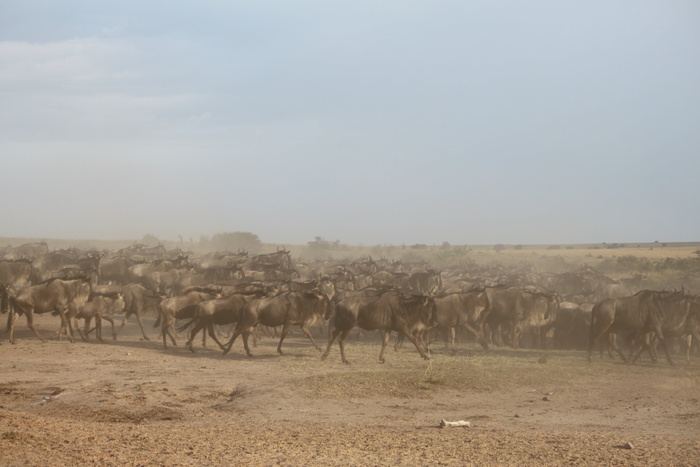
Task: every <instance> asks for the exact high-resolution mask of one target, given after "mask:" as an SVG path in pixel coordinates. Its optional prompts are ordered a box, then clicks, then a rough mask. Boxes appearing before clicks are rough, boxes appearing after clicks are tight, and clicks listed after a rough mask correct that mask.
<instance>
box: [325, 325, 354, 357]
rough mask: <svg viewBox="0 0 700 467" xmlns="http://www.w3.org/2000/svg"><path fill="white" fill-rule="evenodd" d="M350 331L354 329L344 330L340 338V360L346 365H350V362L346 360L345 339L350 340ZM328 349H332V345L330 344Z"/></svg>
mask: <svg viewBox="0 0 700 467" xmlns="http://www.w3.org/2000/svg"><path fill="white" fill-rule="evenodd" d="M350 331H352V328H350V329H344V330H343V331H342V332H341V333H340V337H339V338H338V347H340V360H341V361H342V362H343V363H344V364H346V365H350V362H349V361H348V359H347V358H345V339H347V338H348V335H349V334H350ZM334 332H335V331H334ZM328 348H329V349H330V344H329V347H328Z"/></svg>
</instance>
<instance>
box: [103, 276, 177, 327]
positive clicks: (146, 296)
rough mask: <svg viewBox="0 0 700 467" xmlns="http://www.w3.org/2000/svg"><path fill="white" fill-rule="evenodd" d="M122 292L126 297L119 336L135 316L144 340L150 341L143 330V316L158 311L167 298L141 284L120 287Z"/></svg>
mask: <svg viewBox="0 0 700 467" xmlns="http://www.w3.org/2000/svg"><path fill="white" fill-rule="evenodd" d="M98 287H102V286H98ZM117 287H118V286H117ZM120 291H121V293H122V296H123V297H124V319H122V324H121V325H120V326H119V329H117V334H119V333H120V332H121V330H122V329H124V326H126V322H127V321H129V318H130V317H131V315H135V316H136V321H137V322H138V324H139V328H141V335H142V336H143V340H145V341H148V340H150V339H149V338H148V336H147V335H146V331H145V329H144V328H143V320H142V318H143V315H144V313H145V312H146V311H147V310H148V309H151V308H152V309H157V308H158V305H159V304H160V302H161V301H162V300H163V299H164V298H165V296H164V295H162V294H159V293H156V292H154V291H152V290H150V289H147V288H146V287H144V286H142V285H141V284H127V285H125V286H124V287H120Z"/></svg>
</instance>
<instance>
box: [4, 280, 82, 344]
mask: <svg viewBox="0 0 700 467" xmlns="http://www.w3.org/2000/svg"><path fill="white" fill-rule="evenodd" d="M89 296H90V283H89V282H85V281H82V280H72V281H64V280H61V279H52V280H50V281H48V282H46V283H43V284H37V285H33V286H30V287H27V288H25V289H23V290H21V291H20V292H19V293H18V294H17V295H16V296H13V297H10V305H11V310H10V313H9V316H8V319H7V327H8V331H9V333H10V342H11V343H13V344H14V343H15V340H14V336H13V331H14V321H15V315H22V314H23V315H25V316H26V318H27V327H28V328H29V329H31V331H32V332H33V333H34V335H35V336H37V337H38V338H39V339H41V340H42V341H45V340H46V339H44V338H43V337H42V335H41V334H39V332H38V331H37V330H36V328H35V327H34V314H35V313H38V314H41V313H51V312H53V311H56V312H58V314H59V315H60V317H61V327H60V328H59V330H58V333H57V334H58V337H59V339H60V337H61V334H62V332H63V331H64V330H65V331H66V335H67V336H68V340H69V341H70V342H73V334H72V332H71V325H70V321H69V320H70V318H71V317H72V316H73V315H74V314H75V313H76V312H77V311H78V309H80V308H81V307H82V306H83V305H84V304H85V302H87V300H88V298H89Z"/></svg>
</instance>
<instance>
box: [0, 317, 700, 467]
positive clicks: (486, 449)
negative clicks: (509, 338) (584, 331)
mask: <svg viewBox="0 0 700 467" xmlns="http://www.w3.org/2000/svg"><path fill="white" fill-rule="evenodd" d="M22 324H23V323H21V325H20V327H23V326H22ZM39 324H40V329H41V330H42V333H43V334H45V335H46V336H49V335H50V334H51V332H53V330H55V329H57V327H58V326H57V322H56V321H55V320H53V318H50V317H41V318H40V319H39ZM126 331H127V333H126V334H124V335H123V336H120V340H119V341H117V342H114V341H111V340H110V341H107V342H106V343H105V344H97V343H95V342H92V343H83V342H76V343H74V344H69V343H68V342H65V341H64V342H58V341H56V340H55V339H54V340H51V339H50V340H49V341H48V342H46V343H41V342H40V341H39V340H37V339H36V338H35V337H33V336H31V335H30V334H29V333H28V332H26V331H24V330H22V331H20V332H18V333H17V338H18V343H17V344H15V345H10V344H9V343H8V342H7V340H6V338H5V336H3V340H2V341H1V345H0V356H1V357H2V358H0V465H27V464H29V465H86V464H98V465H168V466H171V465H248V464H252V465H468V464H476V465H528V464H529V465H545V464H547V465H552V464H554V465H561V464H572V465H591V464H593V465H601V464H615V465H619V464H622V465H663V466H668V465H700V377H698V375H700V370H699V368H698V366H699V364H698V363H697V362H696V363H693V364H691V365H690V366H687V365H685V364H684V363H680V364H679V365H678V366H676V367H675V368H669V367H668V366H667V365H666V364H659V365H651V364H646V366H645V365H640V366H638V368H639V369H636V370H635V371H634V373H633V374H631V375H630V374H627V373H629V372H627V371H626V369H625V367H624V365H622V364H620V363H614V362H613V363H611V362H607V361H604V362H600V361H597V362H594V363H593V364H592V365H593V367H591V366H590V365H589V364H588V363H586V362H585V356H584V354H583V353H581V354H580V365H581V368H582V369H586V370H585V373H586V374H587V375H589V376H590V375H591V374H593V375H595V377H594V378H590V377H586V378H583V377H582V378H580V379H578V380H576V381H568V382H566V384H563V383H562V382H561V381H559V382H556V383H551V382H549V381H547V378H542V381H539V382H538V383H537V384H530V385H527V386H515V387H513V386H512V385H507V386H506V387H505V388H502V389H495V390H492V391H472V390H469V389H467V390H455V389H443V388H439V387H438V388H436V389H434V390H431V391H426V392H424V393H422V394H420V395H416V397H374V396H372V397H353V398H349V399H338V398H319V397H315V396H313V395H312V393H311V392H309V391H308V390H306V389H304V388H305V386H304V384H300V382H301V383H303V381H304V379H305V378H308V377H312V376H318V375H334V374H338V373H348V372H365V371H377V370H382V369H383V368H392V365H394V366H395V365H398V364H399V362H404V361H405V362H408V363H407V364H409V365H415V366H416V368H425V366H426V363H425V362H423V361H422V360H420V359H419V358H418V355H417V354H416V352H415V349H411V348H409V347H404V348H403V349H401V350H400V351H399V352H394V351H393V350H391V351H390V353H389V354H388V355H387V363H386V364H385V365H384V366H382V365H380V364H379V363H378V362H377V360H376V355H377V353H378V351H379V347H378V344H376V342H369V343H364V344H363V343H354V344H351V346H350V347H349V349H348V352H349V358H350V359H351V360H352V361H353V365H351V366H350V367H348V366H344V365H342V364H341V363H340V358H339V354H338V349H337V345H336V347H335V348H334V349H333V352H332V353H331V356H330V357H329V359H328V360H327V361H323V362H322V361H320V359H319V357H318V354H317V353H316V352H315V351H314V350H313V348H311V347H310V346H309V344H308V341H306V340H305V338H303V336H301V333H299V332H297V333H296V334H295V335H294V336H292V337H290V338H289V339H288V342H287V341H285V349H286V350H287V354H286V355H284V356H278V355H276V353H275V347H276V341H274V340H272V339H264V340H262V341H261V342H260V343H259V346H258V347H257V349H255V352H256V357H255V358H253V359H249V358H247V357H244V356H243V355H242V354H243V352H242V348H241V345H240V343H239V342H236V344H235V345H234V350H233V352H232V353H231V354H229V355H227V356H222V355H221V354H220V352H219V351H215V350H214V349H213V348H212V347H211V345H210V347H209V349H202V348H201V341H199V342H198V352H197V353H196V354H191V353H190V352H188V351H186V350H184V349H183V348H182V347H178V348H173V349H170V350H168V351H164V350H163V349H162V344H161V343H159V342H157V341H155V340H154V341H152V342H144V341H140V340H139V339H138V334H137V332H136V331H137V328H136V325H135V324H133V325H132V324H130V325H128V326H127V328H126ZM105 334H108V333H107V332H106V333H105ZM150 334H151V335H152V336H153V337H154V338H155V332H154V331H153V330H152V329H151V330H150ZM182 341H183V339H182V336H181V338H180V343H182ZM363 348H365V349H369V351H365V352H360V350H362V349H363ZM475 352H476V351H475ZM490 352H493V353H496V354H497V353H498V352H499V350H492V351H490ZM520 355H521V356H523V357H524V358H535V357H536V355H535V354H532V355H530V354H528V353H527V352H525V353H522V354H520ZM569 355H570V354H569ZM441 358H443V359H447V358H455V359H463V360H454V361H455V362H461V361H464V362H468V359H469V358H470V356H469V355H467V352H466V351H464V352H462V355H458V356H456V357H447V356H442V357H441ZM507 358H517V357H507ZM549 358H550V361H551V360H552V359H556V358H558V354H557V353H556V352H555V353H551V354H550V355H549ZM568 358H570V357H568ZM571 361H573V362H576V363H575V364H578V363H577V362H579V359H578V355H575V356H574V358H573V359H572V360H571ZM465 364H466V363H465ZM546 364H547V363H545V365H546ZM587 365H588V366H587ZM591 368H592V369H591ZM617 368H620V371H621V373H624V374H625V375H624V376H623V377H617V376H616V369H617ZM598 369H600V372H601V375H603V376H599V375H597V374H596V373H595V372H597V371H599V370H598ZM611 369H612V370H613V371H611ZM592 372H594V373H592ZM601 381H602V384H601ZM443 418H444V419H447V420H468V421H470V422H471V423H472V427H471V428H447V429H441V428H439V427H438V424H439V423H440V420H441V419H443ZM626 443H632V447H633V448H632V449H627V448H625V447H624V446H625V444H626Z"/></svg>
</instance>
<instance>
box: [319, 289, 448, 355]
mask: <svg viewBox="0 0 700 467" xmlns="http://www.w3.org/2000/svg"><path fill="white" fill-rule="evenodd" d="M435 311H436V310H435V299H434V298H432V297H423V296H417V295H404V294H402V293H401V292H398V291H393V290H392V291H388V292H384V293H379V294H375V293H368V292H364V291H357V292H346V293H345V294H344V296H343V297H342V299H341V300H339V301H338V303H337V304H336V305H335V312H334V314H333V316H332V317H331V328H332V331H331V333H330V334H329V336H328V346H327V347H326V351H325V352H324V353H323V356H322V357H321V358H322V359H325V358H327V357H328V354H330V351H331V346H332V345H333V341H334V340H335V339H336V338H337V337H339V338H338V345H339V346H340V357H341V359H342V361H343V363H345V364H349V363H350V362H349V361H348V360H347V358H345V339H347V337H348V334H350V331H352V329H353V328H354V327H355V326H358V327H360V328H361V329H364V330H365V331H373V330H380V331H381V332H382V348H381V350H380V352H379V361H380V362H381V363H384V350H385V349H386V345H387V344H388V343H389V338H390V336H391V332H392V331H397V332H402V333H403V334H404V335H405V336H406V338H408V339H409V340H410V341H411V342H412V343H413V345H415V346H416V349H417V350H418V353H419V354H420V356H421V357H423V358H424V359H426V360H427V359H429V358H430V357H429V356H428V349H427V347H426V345H425V343H424V342H423V341H422V338H421V336H422V332H423V331H424V330H425V329H428V328H430V327H431V326H434V325H435V324H436V321H435V319H436V317H435Z"/></svg>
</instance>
